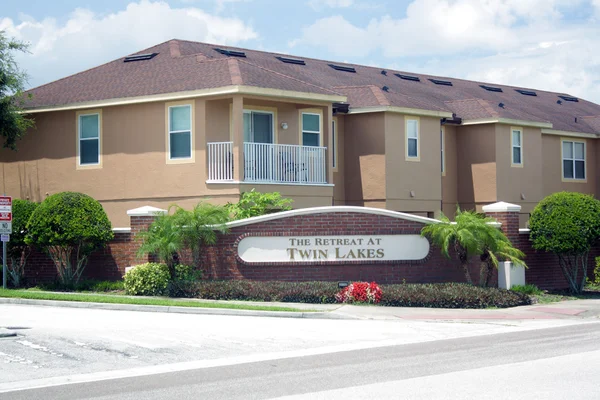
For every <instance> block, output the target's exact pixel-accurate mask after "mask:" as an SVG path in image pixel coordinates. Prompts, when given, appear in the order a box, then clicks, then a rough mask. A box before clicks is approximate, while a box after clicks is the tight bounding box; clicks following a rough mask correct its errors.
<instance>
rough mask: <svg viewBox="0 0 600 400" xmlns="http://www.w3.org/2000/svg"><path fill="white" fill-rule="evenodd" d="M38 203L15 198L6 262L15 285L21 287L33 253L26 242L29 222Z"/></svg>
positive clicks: (12, 282)
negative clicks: (30, 255)
mask: <svg viewBox="0 0 600 400" xmlns="http://www.w3.org/2000/svg"><path fill="white" fill-rule="evenodd" d="M38 205H39V204H38V203H34V202H32V201H29V200H20V199H15V200H13V206H12V213H13V220H12V229H13V232H12V234H11V235H10V241H9V242H8V243H7V256H8V260H7V263H6V264H7V268H8V276H9V277H10V281H11V284H12V286H14V287H19V286H21V285H22V284H23V277H24V275H25V266H26V264H27V258H29V254H30V253H31V247H30V246H29V245H28V244H27V243H25V237H26V236H27V222H28V221H29V218H30V217H31V214H33V212H34V211H35V209H36V208H37V206H38Z"/></svg>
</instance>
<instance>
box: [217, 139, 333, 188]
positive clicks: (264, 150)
mask: <svg viewBox="0 0 600 400" xmlns="http://www.w3.org/2000/svg"><path fill="white" fill-rule="evenodd" d="M325 150H326V148H325V147H313V146H298V145H287V144H270V143H244V174H243V181H244V182H250V183H282V184H307V185H323V184H326V183H327V168H326V165H327V164H326V160H327V157H326V151H325ZM207 157H208V182H209V183H218V182H233V181H234V168H235V166H234V157H233V142H216V143H207Z"/></svg>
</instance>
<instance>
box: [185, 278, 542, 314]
mask: <svg viewBox="0 0 600 400" xmlns="http://www.w3.org/2000/svg"><path fill="white" fill-rule="evenodd" d="M380 287H381V289H382V292H383V295H382V297H381V302H380V303H379V304H380V305H383V306H396V307H429V308H488V307H499V308H505V307H515V306H519V305H526V304H531V299H530V298H529V296H527V295H525V294H522V293H516V292H512V291H508V290H504V289H497V288H482V287H478V286H473V285H468V284H465V283H435V284H402V285H380ZM179 289H180V290H179V291H178V293H177V295H178V296H179V297H193V298H202V299H213V300H250V301H282V302H290V303H317V304H319V303H320V304H327V303H336V298H335V295H336V294H337V293H339V292H340V289H339V288H338V285H337V283H336V282H279V281H264V282H263V281H248V280H228V281H210V280H207V281H197V282H189V283H188V285H186V287H185V288H182V287H180V288H179Z"/></svg>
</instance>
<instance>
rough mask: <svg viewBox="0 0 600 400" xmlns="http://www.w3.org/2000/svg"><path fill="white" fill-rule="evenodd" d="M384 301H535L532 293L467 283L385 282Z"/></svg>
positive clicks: (442, 304) (479, 304)
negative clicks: (406, 283)
mask: <svg viewBox="0 0 600 400" xmlns="http://www.w3.org/2000/svg"><path fill="white" fill-rule="evenodd" d="M381 289H382V290H383V296H382V298H381V303H380V304H381V305H385V306H394V307H430V308H489V307H497V308H505V307H515V306H520V305H526V304H531V299H530V298H529V296H527V295H524V294H521V293H516V292H511V291H510V290H504V289H497V288H483V287H479V286H473V285H468V284H464V283H435V284H409V285H382V287H381Z"/></svg>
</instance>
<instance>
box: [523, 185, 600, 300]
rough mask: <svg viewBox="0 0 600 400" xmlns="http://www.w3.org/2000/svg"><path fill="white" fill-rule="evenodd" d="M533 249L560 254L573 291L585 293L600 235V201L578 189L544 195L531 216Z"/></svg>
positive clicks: (562, 265)
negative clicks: (590, 256)
mask: <svg viewBox="0 0 600 400" xmlns="http://www.w3.org/2000/svg"><path fill="white" fill-rule="evenodd" d="M529 228H530V229H531V234H530V239H531V241H532V242H533V248H534V249H536V250H542V251H546V252H550V253H554V254H556V255H557V256H558V260H559V264H560V266H561V269H562V271H563V274H564V275H565V278H566V279H567V282H568V283H569V288H570V290H571V291H572V292H573V293H581V292H582V291H583V288H584V286H585V283H586V280H587V258H588V254H589V251H590V249H591V247H592V246H593V245H594V243H596V241H597V240H598V238H599V237H600V202H599V201H598V200H596V199H594V198H593V197H592V196H590V195H586V194H582V193H575V192H560V193H554V194H552V195H550V196H548V197H546V198H544V199H543V200H542V201H541V202H540V203H539V204H538V205H537V206H536V207H535V209H534V210H533V213H532V214H531V218H530V219H529Z"/></svg>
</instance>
